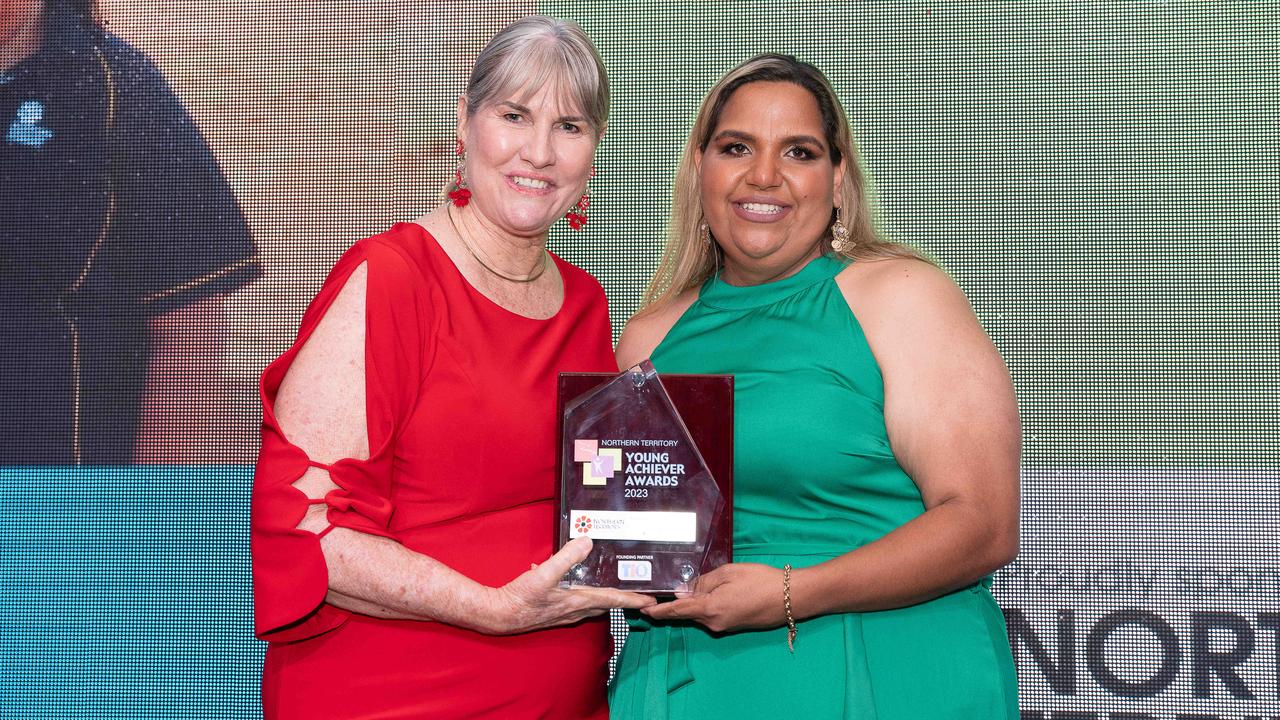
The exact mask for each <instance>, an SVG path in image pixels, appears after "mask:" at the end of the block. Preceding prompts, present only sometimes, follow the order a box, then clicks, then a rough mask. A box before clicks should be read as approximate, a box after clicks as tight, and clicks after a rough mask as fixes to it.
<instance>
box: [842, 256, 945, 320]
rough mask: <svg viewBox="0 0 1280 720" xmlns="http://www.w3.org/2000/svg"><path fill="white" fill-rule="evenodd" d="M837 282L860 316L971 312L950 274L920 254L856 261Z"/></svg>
mask: <svg viewBox="0 0 1280 720" xmlns="http://www.w3.org/2000/svg"><path fill="white" fill-rule="evenodd" d="M836 282H837V283H838V284H839V286H840V290H841V292H842V293H843V294H844V296H845V299H847V300H848V301H849V304H850V306H852V307H853V308H854V311H855V312H857V313H858V314H859V316H861V315H862V314H863V313H867V314H869V315H875V316H879V315H882V314H883V315H888V316H890V317H899V318H901V317H902V316H904V315H907V316H909V315H914V314H916V313H919V312H921V311H928V310H932V311H935V312H938V311H942V312H962V313H969V302H968V300H967V299H966V298H965V296H964V293H963V292H961V290H960V288H959V287H958V286H957V285H956V283H955V281H954V280H952V279H951V276H950V275H948V274H947V273H946V272H944V271H943V270H942V269H941V268H939V267H938V266H937V265H934V264H933V263H930V262H927V261H925V260H921V259H919V258H907V257H895V258H884V259H877V260H865V261H861V262H857V263H854V264H853V265H850V266H849V267H847V268H845V269H844V270H843V271H841V272H840V274H839V275H837V276H836Z"/></svg>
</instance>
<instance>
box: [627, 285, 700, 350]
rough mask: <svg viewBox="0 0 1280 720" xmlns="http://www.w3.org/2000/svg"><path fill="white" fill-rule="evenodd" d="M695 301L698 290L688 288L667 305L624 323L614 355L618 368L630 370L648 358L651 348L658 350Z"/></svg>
mask: <svg viewBox="0 0 1280 720" xmlns="http://www.w3.org/2000/svg"><path fill="white" fill-rule="evenodd" d="M697 299H698V289H697V288H690V289H689V290H685V291H684V292H682V293H680V294H679V295H677V296H676V297H675V298H673V299H672V300H670V301H669V302H666V303H663V304H662V305H659V306H658V307H656V308H653V309H651V310H648V311H646V312H641V313H639V314H637V315H636V316H635V317H633V318H631V319H630V320H629V321H627V326H626V327H625V328H623V329H622V337H620V338H618V349H617V351H616V353H615V354H616V356H617V358H618V367H619V368H628V367H631V366H632V365H635V364H636V363H638V362H640V361H641V360H644V359H645V358H648V357H649V356H650V355H652V354H653V350H654V348H656V347H658V344H659V343H661V342H662V339H663V338H665V337H666V336H667V333H668V332H670V331H671V328H672V326H674V325H675V324H676V321H677V320H679V319H680V316H681V315H684V313H685V311H686V310H688V309H689V306H690V305H693V303H694V301H695V300H697Z"/></svg>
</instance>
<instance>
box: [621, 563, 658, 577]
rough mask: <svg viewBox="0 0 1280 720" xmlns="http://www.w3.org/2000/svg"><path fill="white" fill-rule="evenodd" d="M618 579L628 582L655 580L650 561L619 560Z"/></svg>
mask: <svg viewBox="0 0 1280 720" xmlns="http://www.w3.org/2000/svg"><path fill="white" fill-rule="evenodd" d="M618 579H619V580H625V581H627V582H648V581H649V580H652V579H653V567H652V566H651V565H650V564H649V561H648V560H619V561H618Z"/></svg>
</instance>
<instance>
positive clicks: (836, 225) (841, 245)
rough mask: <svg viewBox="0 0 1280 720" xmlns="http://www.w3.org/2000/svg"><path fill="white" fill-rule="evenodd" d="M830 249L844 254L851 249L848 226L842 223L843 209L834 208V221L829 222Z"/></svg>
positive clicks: (851, 242)
mask: <svg viewBox="0 0 1280 720" xmlns="http://www.w3.org/2000/svg"><path fill="white" fill-rule="evenodd" d="M831 249H832V250H835V251H836V252H838V253H841V254H844V253H847V252H849V251H850V250H852V249H853V241H852V240H850V239H849V228H847V227H845V224H844V210H842V209H840V208H836V221H835V222H833V223H831Z"/></svg>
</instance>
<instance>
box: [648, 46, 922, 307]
mask: <svg viewBox="0 0 1280 720" xmlns="http://www.w3.org/2000/svg"><path fill="white" fill-rule="evenodd" d="M754 82H789V83H793V84H795V85H798V86H800V87H802V88H804V89H805V90H808V91H809V93H810V94H812V95H813V98H814V100H816V101H817V103H818V110H819V112H820V113H821V115H822V129H823V134H824V135H825V140H826V142H827V146H828V147H829V148H830V149H831V162H832V164H837V165H838V164H839V163H840V161H841V160H842V159H843V160H844V180H843V182H842V183H841V186H840V188H841V189H840V207H841V208H842V209H843V211H844V212H843V216H844V217H843V219H844V224H845V227H847V228H848V229H849V243H850V248H849V249H848V250H846V251H845V252H843V253H841V255H842V256H844V257H847V258H849V259H851V260H861V259H867V258H877V257H921V256H920V254H919V253H918V252H916V251H915V250H913V249H912V248H909V247H907V246H905V245H900V244H896V243H891V242H887V241H885V240H884V239H882V238H881V236H880V233H879V232H878V231H877V230H876V226H875V217H874V208H873V206H872V203H871V195H870V191H869V190H870V189H869V187H868V184H869V182H868V180H867V177H866V175H865V174H864V173H863V171H862V165H861V162H860V159H859V156H858V149H857V146H855V145H854V142H853V132H852V131H851V130H850V128H849V121H848V119H847V118H846V117H845V114H844V108H842V107H841V106H840V100H839V99H838V98H837V97H836V94H835V90H833V89H832V87H831V83H830V81H828V80H827V78H826V76H825V75H823V74H822V72H821V71H820V70H818V69H817V68H815V67H814V66H812V65H810V64H808V63H806V62H801V61H799V60H797V59H795V58H794V57H791V56H789V55H775V54H767V55H757V56H756V57H753V58H751V59H750V60H747V61H746V62H744V63H742V64H741V65H739V66H737V67H735V68H734V69H732V70H730V71H729V72H728V73H727V74H726V75H725V76H724V77H722V78H720V81H719V82H717V83H716V84H715V87H713V88H711V92H710V93H708V94H707V97H706V99H705V100H703V101H702V106H701V107H700V108H699V109H698V117H697V119H696V120H695V121H694V123H693V130H691V131H690V132H689V139H688V140H687V141H686V142H685V146H684V155H683V157H682V158H681V160H680V166H679V168H678V169H677V170H676V178H675V187H674V188H673V192H672V203H671V222H670V225H669V226H668V229H667V245H666V247H665V248H664V249H663V251H662V259H661V261H660V262H659V264H658V269H657V271H656V272H655V273H654V276H653V279H652V280H650V281H649V287H648V288H647V289H646V290H645V295H644V303H643V305H642V307H641V310H640V312H642V313H644V312H649V311H650V310H653V309H655V308H656V307H657V306H660V305H662V304H664V303H666V302H668V301H670V300H672V299H673V298H675V296H677V295H679V294H680V293H682V292H684V291H685V290H688V289H690V288H694V287H697V286H699V285H701V284H702V283H703V282H705V281H706V280H707V278H709V277H711V274H712V273H713V272H715V270H716V266H717V262H718V260H717V258H716V253H715V250H714V247H713V246H711V245H708V244H707V243H704V242H702V239H701V237H700V234H701V226H702V224H703V222H704V216H703V213H702V199H701V193H702V186H701V180H700V178H699V177H698V169H697V166H696V165H695V164H694V159H695V158H696V156H697V155H698V153H700V152H702V151H704V150H706V147H707V143H708V142H710V140H711V135H712V133H714V132H715V129H716V125H717V123H718V122H719V121H720V116H721V115H722V114H723V112H724V106H725V105H726V104H727V103H728V101H729V98H730V97H731V96H732V95H733V93H734V92H736V91H737V90H738V89H739V88H741V87H742V86H744V85H747V84H750V83H754ZM832 219H833V220H834V219H835V218H834V214H833V217H832ZM712 245H714V243H713V244H712ZM822 246H823V250H824V251H825V252H833V251H832V248H831V237H829V236H828V237H826V238H823V240H822Z"/></svg>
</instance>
